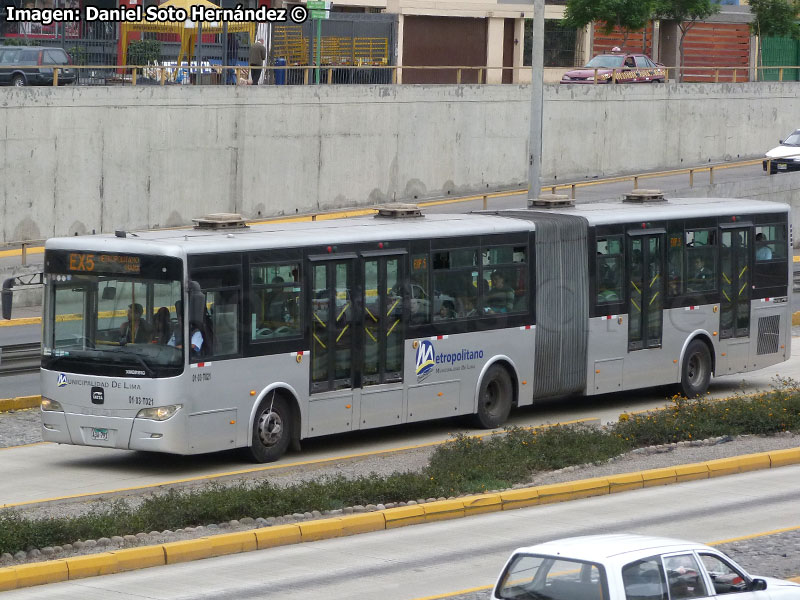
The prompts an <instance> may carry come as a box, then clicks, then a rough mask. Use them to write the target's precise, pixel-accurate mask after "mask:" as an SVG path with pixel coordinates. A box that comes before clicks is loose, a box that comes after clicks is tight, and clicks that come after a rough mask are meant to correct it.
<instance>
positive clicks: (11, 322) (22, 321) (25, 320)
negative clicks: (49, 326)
mask: <svg viewBox="0 0 800 600" xmlns="http://www.w3.org/2000/svg"><path fill="white" fill-rule="evenodd" d="M41 322H42V317H22V318H19V319H8V320H7V321H6V320H2V321H0V327H16V326H18V325H39V324H40V323H41Z"/></svg>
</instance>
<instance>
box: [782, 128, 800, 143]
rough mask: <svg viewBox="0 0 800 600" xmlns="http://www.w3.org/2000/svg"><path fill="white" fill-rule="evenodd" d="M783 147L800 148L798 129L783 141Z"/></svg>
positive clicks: (799, 132)
mask: <svg viewBox="0 0 800 600" xmlns="http://www.w3.org/2000/svg"><path fill="white" fill-rule="evenodd" d="M783 145H784V146H800V129H798V130H796V131H794V132H793V133H792V135H790V136H789V137H787V138H786V139H785V140H783Z"/></svg>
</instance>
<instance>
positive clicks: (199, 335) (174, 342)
mask: <svg viewBox="0 0 800 600" xmlns="http://www.w3.org/2000/svg"><path fill="white" fill-rule="evenodd" d="M175 312H176V314H177V315H178V324H177V325H176V326H175V329H174V330H173V331H172V336H171V337H170V338H169V341H168V342H167V345H168V346H174V347H175V348H183V302H181V301H180V300H176V301H175ZM189 340H190V344H191V347H190V352H191V354H192V355H193V356H199V355H200V353H201V351H203V350H204V348H203V343H204V341H205V340H204V337H203V332H202V331H200V328H199V327H198V326H197V325H196V324H194V323H189Z"/></svg>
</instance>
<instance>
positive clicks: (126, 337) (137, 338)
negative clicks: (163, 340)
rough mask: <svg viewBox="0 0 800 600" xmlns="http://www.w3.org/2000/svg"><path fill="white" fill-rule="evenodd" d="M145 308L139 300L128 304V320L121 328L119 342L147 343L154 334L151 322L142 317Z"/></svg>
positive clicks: (122, 343)
mask: <svg viewBox="0 0 800 600" xmlns="http://www.w3.org/2000/svg"><path fill="white" fill-rule="evenodd" d="M142 313H144V308H143V307H142V305H141V304H139V303H138V302H134V303H133V304H129V305H128V320H127V321H125V322H124V323H123V324H122V326H121V327H120V328H119V343H120V345H121V346H124V345H125V344H131V343H133V344H146V343H147V342H149V341H150V338H151V336H152V332H153V330H152V328H151V327H150V325H149V323H148V322H147V321H145V320H144V319H143V318H142Z"/></svg>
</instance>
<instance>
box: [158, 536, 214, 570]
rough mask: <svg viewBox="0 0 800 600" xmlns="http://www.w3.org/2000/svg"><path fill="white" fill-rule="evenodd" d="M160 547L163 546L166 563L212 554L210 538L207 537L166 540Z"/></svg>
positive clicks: (210, 555) (207, 556) (195, 558)
mask: <svg viewBox="0 0 800 600" xmlns="http://www.w3.org/2000/svg"><path fill="white" fill-rule="evenodd" d="M161 547H162V548H164V556H165V557H166V563H167V564H168V565H171V564H174V563H179V562H188V561H190V560H199V559H201V558H210V557H212V556H214V552H213V551H212V548H211V540H210V539H209V538H207V537H204V538H198V539H196V540H182V541H180V542H168V543H166V544H162V546H161Z"/></svg>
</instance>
